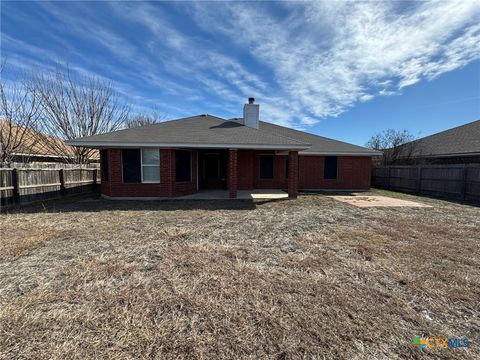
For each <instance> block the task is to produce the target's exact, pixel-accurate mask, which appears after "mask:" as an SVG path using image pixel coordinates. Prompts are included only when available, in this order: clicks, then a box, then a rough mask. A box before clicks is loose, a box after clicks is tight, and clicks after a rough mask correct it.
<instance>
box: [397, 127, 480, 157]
mask: <svg viewBox="0 0 480 360" xmlns="http://www.w3.org/2000/svg"><path fill="white" fill-rule="evenodd" d="M402 147H403V148H405V150H406V151H409V152H410V151H411V152H412V155H410V156H411V157H447V156H465V155H467V156H470V155H479V154H480V120H477V121H473V122H471V123H468V124H465V125H461V126H457V127H455V128H452V129H448V130H445V131H442V132H439V133H436V134H433V135H430V136H426V137H424V138H421V139H418V140H414V141H412V142H410V143H407V144H404V145H402Z"/></svg>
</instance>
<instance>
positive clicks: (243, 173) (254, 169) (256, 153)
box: [237, 150, 288, 190]
mask: <svg viewBox="0 0 480 360" xmlns="http://www.w3.org/2000/svg"><path fill="white" fill-rule="evenodd" d="M262 154H265V155H267V154H274V152H271V151H261V150H239V151H238V165H237V168H238V189H239V190H251V189H286V188H287V187H288V180H287V178H286V159H287V157H288V156H286V155H278V156H275V157H274V160H273V179H261V178H260V155H262Z"/></svg>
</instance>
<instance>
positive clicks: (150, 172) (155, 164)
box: [141, 148, 160, 183]
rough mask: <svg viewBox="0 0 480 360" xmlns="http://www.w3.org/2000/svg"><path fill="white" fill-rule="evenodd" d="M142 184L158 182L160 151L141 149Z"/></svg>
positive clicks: (156, 149)
mask: <svg viewBox="0 0 480 360" xmlns="http://www.w3.org/2000/svg"><path fill="white" fill-rule="evenodd" d="M141 169H142V183H159V182H160V149H158V148H154V149H142V162H141Z"/></svg>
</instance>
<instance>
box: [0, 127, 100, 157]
mask: <svg viewBox="0 0 480 360" xmlns="http://www.w3.org/2000/svg"><path fill="white" fill-rule="evenodd" d="M10 126H11V130H10ZM22 132H24V133H22ZM9 134H10V136H12V137H13V138H15V137H17V136H18V137H20V136H22V135H23V139H22V141H21V144H20V145H19V146H18V147H17V148H16V149H15V150H14V153H13V155H16V156H28V157H43V158H65V157H73V156H75V152H74V151H73V149H72V148H71V147H70V146H67V145H66V144H65V143H64V142H63V141H62V140H61V139H59V138H57V137H54V136H49V135H45V134H43V133H41V132H38V131H36V130H33V129H24V128H23V127H21V126H18V125H16V124H14V123H9V122H7V121H6V120H0V140H1V141H2V144H5V143H7V137H8V136H9ZM52 144H53V145H52ZM91 158H92V159H98V158H99V155H98V152H95V153H94V154H92V156H91Z"/></svg>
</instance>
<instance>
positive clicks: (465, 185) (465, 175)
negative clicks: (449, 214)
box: [461, 165, 468, 200]
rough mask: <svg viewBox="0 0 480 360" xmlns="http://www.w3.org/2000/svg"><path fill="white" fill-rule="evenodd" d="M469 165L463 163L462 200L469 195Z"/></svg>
mask: <svg viewBox="0 0 480 360" xmlns="http://www.w3.org/2000/svg"><path fill="white" fill-rule="evenodd" d="M467 171H468V168H467V165H463V172H462V188H461V196H462V200H465V198H466V195H467Z"/></svg>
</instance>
